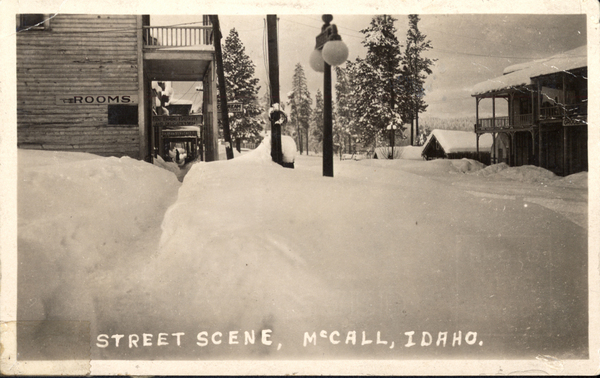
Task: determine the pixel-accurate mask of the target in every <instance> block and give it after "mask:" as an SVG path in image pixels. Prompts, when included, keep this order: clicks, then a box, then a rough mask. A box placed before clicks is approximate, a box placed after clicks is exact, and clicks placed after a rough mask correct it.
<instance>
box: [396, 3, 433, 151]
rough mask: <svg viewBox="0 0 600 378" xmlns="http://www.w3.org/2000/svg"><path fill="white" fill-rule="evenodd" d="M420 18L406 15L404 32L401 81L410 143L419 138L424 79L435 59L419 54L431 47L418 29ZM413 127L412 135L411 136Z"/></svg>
mask: <svg viewBox="0 0 600 378" xmlns="http://www.w3.org/2000/svg"><path fill="white" fill-rule="evenodd" d="M420 20H421V19H420V18H419V16H418V15H416V14H411V15H409V16H408V23H409V28H408V32H407V33H406V49H405V52H404V58H403V61H402V63H403V65H404V67H403V74H402V75H403V82H404V87H405V91H406V95H407V97H406V107H405V117H407V118H408V119H409V120H410V122H411V132H410V135H411V141H410V142H411V145H412V144H414V141H415V140H418V139H419V113H423V112H424V111H425V110H426V109H427V106H428V105H427V104H426V103H425V99H424V97H425V90H424V84H425V79H427V76H428V75H431V73H432V71H431V66H432V65H433V62H434V61H435V60H432V59H429V58H425V57H423V56H421V54H422V53H423V52H425V51H427V50H430V49H431V48H432V46H431V41H430V40H426V38H427V36H426V35H424V34H423V33H421V31H420V30H419V25H418V24H419V21H420ZM413 128H414V136H413Z"/></svg>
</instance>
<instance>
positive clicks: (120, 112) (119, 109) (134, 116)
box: [108, 105, 138, 125]
mask: <svg viewBox="0 0 600 378" xmlns="http://www.w3.org/2000/svg"><path fill="white" fill-rule="evenodd" d="M108 124H109V125H137V124H138V107H137V105H108Z"/></svg>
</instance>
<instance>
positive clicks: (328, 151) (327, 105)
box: [310, 14, 348, 177]
mask: <svg viewBox="0 0 600 378" xmlns="http://www.w3.org/2000/svg"><path fill="white" fill-rule="evenodd" d="M321 19H322V20H323V22H324V24H323V26H322V27H321V34H319V35H318V36H317V38H316V42H317V43H316V45H315V49H314V50H313V52H312V53H311V55H310V66H311V67H312V68H313V70H315V71H317V72H323V176H326V177H333V125H332V118H333V117H332V114H331V108H332V106H331V99H332V96H331V66H339V65H340V64H342V63H344V62H345V61H346V59H348V47H347V46H346V44H345V43H344V42H343V41H342V37H341V36H340V35H339V34H338V32H337V27H336V26H335V25H333V24H330V23H331V21H332V20H333V16H332V15H330V14H325V15H323V16H322V17H321Z"/></svg>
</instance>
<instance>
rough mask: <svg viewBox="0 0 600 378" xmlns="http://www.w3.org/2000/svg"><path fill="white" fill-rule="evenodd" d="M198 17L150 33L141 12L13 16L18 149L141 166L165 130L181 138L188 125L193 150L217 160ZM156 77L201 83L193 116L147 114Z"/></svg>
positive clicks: (205, 32)
mask: <svg viewBox="0 0 600 378" xmlns="http://www.w3.org/2000/svg"><path fill="white" fill-rule="evenodd" d="M200 19H201V20H202V21H203V22H202V24H201V25H199V26H186V27H182V26H161V27H158V26H151V25H150V16H143V15H91V14H64V13H59V14H56V15H53V16H52V17H50V15H43V14H21V15H17V19H16V28H17V32H18V33H17V138H18V147H19V148H29V149H44V150H64V151H80V152H89V153H94V154H98V155H103V156H130V157H133V158H137V159H145V160H148V161H150V160H151V156H156V154H157V153H158V152H159V150H161V146H164V141H163V139H164V137H165V135H167V134H166V132H170V133H171V134H173V135H175V136H176V137H178V138H181V137H185V135H183V134H186V132H187V133H188V134H190V131H189V129H190V128H189V126H190V125H196V126H198V127H197V128H198V129H201V132H198V133H195V135H196V136H195V137H194V138H197V141H198V143H197V146H196V147H194V148H197V150H198V151H201V153H202V157H203V158H204V159H205V160H206V161H211V160H218V144H217V138H218V123H217V113H216V110H217V109H216V106H213V105H214V104H216V100H217V98H216V93H217V90H216V69H215V52H214V47H213V45H212V43H213V41H212V26H211V25H210V23H209V20H208V17H207V16H200ZM158 81H190V82H197V81H198V82H202V91H203V94H202V95H203V105H202V112H201V113H198V114H195V115H190V116H187V118H186V116H181V115H178V116H175V117H174V118H170V119H168V120H165V119H164V117H162V118H161V116H159V115H157V114H155V113H156V112H154V111H153V110H154V108H155V105H154V101H155V98H153V91H152V83H153V82H158ZM165 125H166V126H165ZM177 126H183V129H182V130H181V131H180V132H177V130H174V129H177ZM185 126H187V129H186V128H185ZM192 129H193V128H192ZM192 133H193V132H192ZM186 135H187V134H186ZM190 135H191V134H190ZM163 152H164V151H163Z"/></svg>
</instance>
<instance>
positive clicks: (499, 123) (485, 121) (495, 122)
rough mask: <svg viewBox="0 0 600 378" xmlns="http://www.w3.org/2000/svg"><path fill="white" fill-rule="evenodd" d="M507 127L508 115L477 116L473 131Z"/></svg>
mask: <svg viewBox="0 0 600 378" xmlns="http://www.w3.org/2000/svg"><path fill="white" fill-rule="evenodd" d="M506 128H508V117H495V118H479V124H477V125H475V131H494V130H498V129H506Z"/></svg>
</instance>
